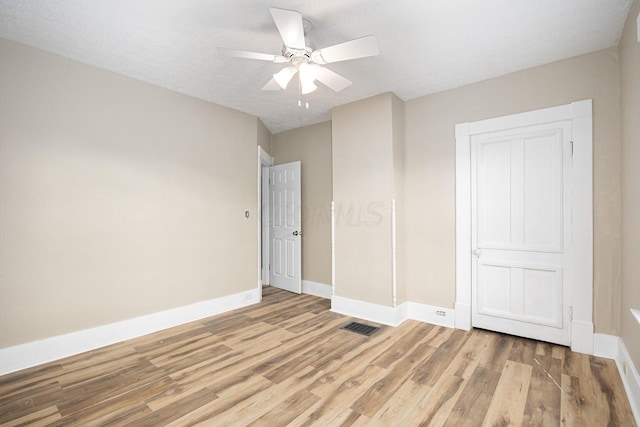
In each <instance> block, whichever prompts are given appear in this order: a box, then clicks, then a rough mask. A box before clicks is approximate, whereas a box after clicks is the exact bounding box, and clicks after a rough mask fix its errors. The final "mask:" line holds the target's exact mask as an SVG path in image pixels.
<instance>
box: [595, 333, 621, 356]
mask: <svg viewBox="0 0 640 427" xmlns="http://www.w3.org/2000/svg"><path fill="white" fill-rule="evenodd" d="M619 347H620V337H617V336H615V335H607V334H593V355H594V356H598V357H604V358H607V359H613V360H617V359H618V355H619V354H620V351H619Z"/></svg>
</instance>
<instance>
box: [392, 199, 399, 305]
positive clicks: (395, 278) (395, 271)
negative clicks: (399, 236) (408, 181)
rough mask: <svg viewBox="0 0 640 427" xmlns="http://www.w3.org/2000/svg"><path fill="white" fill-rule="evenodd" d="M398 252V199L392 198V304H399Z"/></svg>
mask: <svg viewBox="0 0 640 427" xmlns="http://www.w3.org/2000/svg"><path fill="white" fill-rule="evenodd" d="M397 262H398V261H397V253H396V199H391V304H392V305H393V306H394V307H396V306H397V304H398V264H397Z"/></svg>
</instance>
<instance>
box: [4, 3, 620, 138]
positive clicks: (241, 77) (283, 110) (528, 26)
mask: <svg viewBox="0 0 640 427" xmlns="http://www.w3.org/2000/svg"><path fill="white" fill-rule="evenodd" d="M630 4H631V0H386V1H385V0H324V1H314V2H311V1H302V0H281V1H278V0H273V1H264V0H101V1H88V0H39V1H36V0H25V1H15V0H0V37H2V38H5V39H9V40H14V41H17V42H20V43H24V44H27V45H30V46H34V47H37V48H41V49H44V50H47V51H50V52H53V53H57V54H59V55H62V56H65V57H68V58H71V59H74V60H77V61H79V62H83V63H87V64H91V65H94V66H97V67H100V68H104V69H108V70H111V71H115V72H117V73H121V74H124V75H127V76H130V77H133V78H136V79H139V80H143V81H146V82H149V83H152V84H155V85H158V86H162V87H165V88H168V89H171V90H174V91H177V92H180V93H184V94H187V95H191V96H194V97H197V98H201V99H205V100H208V101H211V102H214V103H216V104H220V105H224V106H227V107H230V108H234V109H237V110H240V111H244V112H246V113H249V114H252V115H255V116H258V117H260V118H261V119H262V121H263V122H264V123H265V125H266V126H267V127H268V128H269V129H270V130H271V132H273V133H277V132H280V131H283V130H287V129H292V128H296V127H300V126H304V125H308V124H312V123H317V122H320V121H324V120H328V119H329V118H330V110H331V108H333V107H335V106H337V105H341V104H345V103H348V102H352V101H355V100H359V99H363V98H366V97H369V96H372V95H376V94H379V93H384V92H389V91H391V92H394V93H396V94H397V95H398V96H399V97H400V98H402V99H403V100H405V101H406V100H409V99H413V98H416V97H419V96H423V95H426V94H429V93H434V92H438V91H442V90H445V89H450V88H454V87H458V86H462V85H465V84H469V83H472V82H477V81H480V80H485V79H488V78H492V77H496V76H499V75H503V74H506V73H510V72H513V71H517V70H522V69H526V68H530V67H533V66H536V65H541V64H545V63H549V62H553V61H557V60H560V59H564V58H569V57H572V56H576V55H581V54H584V53H588V52H593V51H596V50H599V49H604V48H607V47H610V46H615V45H616V44H617V43H618V39H619V37H620V34H621V32H622V28H623V25H624V21H625V18H626V15H627V12H628V10H629V7H630ZM269 7H279V8H284V9H291V10H297V11H300V12H301V13H302V14H303V16H304V17H305V18H308V19H309V20H310V21H311V22H312V23H313V28H312V29H311V31H310V33H309V34H307V41H308V42H309V43H308V44H311V45H312V46H314V47H316V48H321V47H326V46H330V45H333V44H336V43H340V42H343V41H347V40H351V39H353V38H357V37H361V36H364V35H368V34H374V35H375V36H376V37H377V39H378V43H379V46H380V55H379V56H377V57H372V58H364V59H358V60H354V61H347V62H341V63H336V64H330V65H328V66H327V67H328V68H330V69H332V70H334V71H336V72H338V73H340V74H342V75H343V76H345V77H346V78H348V79H350V80H352V81H353V85H352V86H350V87H349V88H347V89H345V90H344V91H342V92H340V93H334V92H333V91H331V90H330V89H328V88H326V87H324V86H322V85H319V89H318V90H317V91H315V92H313V93H312V94H311V95H310V98H309V101H310V108H309V109H308V110H307V109H305V108H300V107H298V105H297V96H298V95H297V85H289V87H288V88H287V90H286V91H277V92H266V91H261V90H260V88H261V87H262V86H263V85H264V84H265V83H266V82H267V81H268V80H269V79H270V78H271V75H272V74H273V73H275V72H277V71H278V70H279V69H280V68H282V65H279V64H273V63H268V62H261V61H251V60H243V59H237V58H221V57H219V56H218V54H217V52H216V48H217V47H218V46H222V47H229V48H235V49H243V50H251V51H256V52H264V53H273V54H279V53H280V49H281V45H282V41H281V39H280V36H279V35H278V32H277V30H276V28H275V25H274V23H273V21H272V18H271V15H270V14H269V10H268V9H269Z"/></svg>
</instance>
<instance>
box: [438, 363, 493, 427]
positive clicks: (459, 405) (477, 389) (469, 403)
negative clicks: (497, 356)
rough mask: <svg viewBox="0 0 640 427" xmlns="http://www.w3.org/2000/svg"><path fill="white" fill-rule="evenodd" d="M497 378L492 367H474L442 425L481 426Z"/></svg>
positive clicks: (453, 426)
mask: <svg viewBox="0 0 640 427" xmlns="http://www.w3.org/2000/svg"><path fill="white" fill-rule="evenodd" d="M499 380H500V373H499V372H496V371H494V370H493V369H487V368H483V367H477V368H476V369H474V371H473V373H472V374H471V376H470V377H469V381H468V382H467V384H466V385H465V386H464V389H463V390H462V393H461V394H460V396H459V397H458V400H457V401H456V404H455V406H454V407H453V409H452V410H451V415H450V416H449V417H448V418H447V421H446V423H445V424H444V425H445V426H447V427H472V426H473V427H479V426H481V425H482V423H483V420H484V419H485V417H486V415H487V410H488V409H489V404H490V403H491V400H492V399H493V393H494V392H495V389H496V387H497V386H498V381H499Z"/></svg>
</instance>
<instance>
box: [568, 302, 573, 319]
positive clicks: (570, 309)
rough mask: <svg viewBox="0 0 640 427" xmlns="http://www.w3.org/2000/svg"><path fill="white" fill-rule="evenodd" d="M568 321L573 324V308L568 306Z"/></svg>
mask: <svg viewBox="0 0 640 427" xmlns="http://www.w3.org/2000/svg"><path fill="white" fill-rule="evenodd" d="M569 320H570V321H572V322H573V306H572V305H570V306H569Z"/></svg>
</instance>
